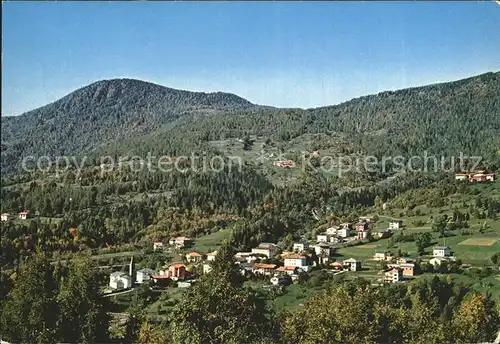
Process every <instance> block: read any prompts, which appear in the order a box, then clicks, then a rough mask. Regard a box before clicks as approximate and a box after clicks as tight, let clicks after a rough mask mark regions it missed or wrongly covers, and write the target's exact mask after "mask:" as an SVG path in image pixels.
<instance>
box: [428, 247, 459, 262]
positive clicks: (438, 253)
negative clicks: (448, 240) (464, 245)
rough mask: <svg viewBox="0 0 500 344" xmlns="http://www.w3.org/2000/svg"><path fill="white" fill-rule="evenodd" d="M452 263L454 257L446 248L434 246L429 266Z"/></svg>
mask: <svg viewBox="0 0 500 344" xmlns="http://www.w3.org/2000/svg"><path fill="white" fill-rule="evenodd" d="M453 261H455V257H454V256H453V254H452V252H451V249H450V248H449V247H448V246H434V248H433V249H432V258H431V259H429V264H432V265H434V266H439V265H441V263H443V262H448V263H449V262H453Z"/></svg>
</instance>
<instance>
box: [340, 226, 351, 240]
mask: <svg viewBox="0 0 500 344" xmlns="http://www.w3.org/2000/svg"><path fill="white" fill-rule="evenodd" d="M337 235H338V236H339V237H341V238H347V237H349V236H351V229H350V228H349V227H348V226H345V227H342V228H340V229H339V230H338V231H337Z"/></svg>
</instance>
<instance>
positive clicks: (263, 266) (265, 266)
mask: <svg viewBox="0 0 500 344" xmlns="http://www.w3.org/2000/svg"><path fill="white" fill-rule="evenodd" d="M253 268H254V269H274V268H276V264H263V263H256V264H254V265H253Z"/></svg>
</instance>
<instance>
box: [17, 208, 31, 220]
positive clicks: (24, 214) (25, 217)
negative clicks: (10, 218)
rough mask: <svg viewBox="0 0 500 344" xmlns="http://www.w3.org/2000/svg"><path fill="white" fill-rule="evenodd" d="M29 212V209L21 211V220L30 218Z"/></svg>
mask: <svg viewBox="0 0 500 344" xmlns="http://www.w3.org/2000/svg"><path fill="white" fill-rule="evenodd" d="M28 213H29V212H28V211H27V210H26V211H21V212H20V213H19V218H20V219H21V220H26V219H27V218H28Z"/></svg>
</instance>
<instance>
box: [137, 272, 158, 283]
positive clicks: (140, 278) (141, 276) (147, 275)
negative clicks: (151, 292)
mask: <svg viewBox="0 0 500 344" xmlns="http://www.w3.org/2000/svg"><path fill="white" fill-rule="evenodd" d="M153 275H156V271H154V270H153V269H149V268H145V269H140V270H137V273H136V274H135V276H136V278H135V280H136V281H137V283H143V282H146V281H149V280H150V279H151V276H153Z"/></svg>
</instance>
